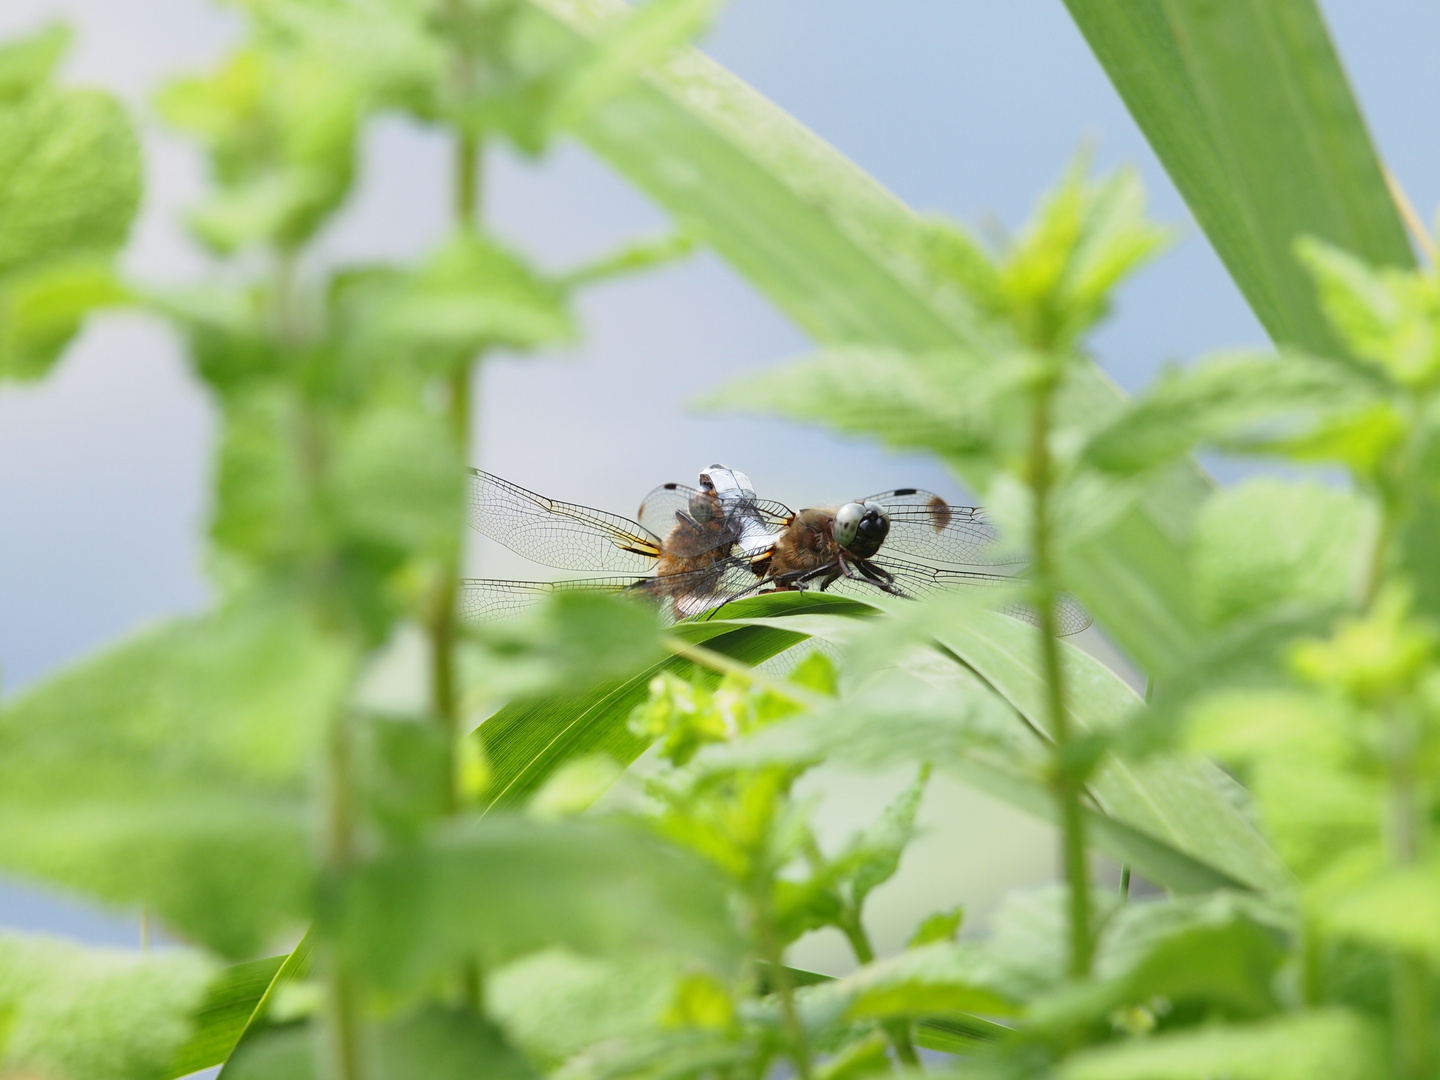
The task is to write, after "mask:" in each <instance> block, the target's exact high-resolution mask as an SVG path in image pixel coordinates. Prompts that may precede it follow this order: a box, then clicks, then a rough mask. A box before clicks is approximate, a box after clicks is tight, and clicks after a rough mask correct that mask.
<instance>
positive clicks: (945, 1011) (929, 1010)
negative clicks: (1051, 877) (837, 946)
mask: <svg viewBox="0 0 1440 1080" xmlns="http://www.w3.org/2000/svg"><path fill="white" fill-rule="evenodd" d="M830 987H831V988H832V992H837V993H840V994H843V995H845V996H846V997H847V998H848V1005H847V1010H846V1011H847V1013H848V1014H849V1015H850V1016H852V1017H857V1018H858V1017H878V1018H883V1019H891V1018H900V1017H904V1018H908V1019H919V1018H922V1017H930V1016H934V1017H945V1016H947V1015H949V1014H955V1013H958V1014H960V1015H962V1016H963V1015H968V1014H970V1013H981V1014H983V1015H988V1016H1007V1015H1013V1014H1014V1013H1015V1012H1017V1011H1018V1008H1017V1007H1018V1002H1016V1001H1015V1000H1014V999H1013V998H1011V997H1010V996H1009V995H1008V994H1007V993H1006V991H1005V988H1004V986H1003V979H1002V978H1001V976H1000V974H999V972H998V971H997V969H996V967H995V965H994V964H992V963H990V962H989V959H988V957H987V955H986V954H985V953H984V952H982V951H980V950H977V949H976V948H975V947H973V946H970V945H963V944H962V945H951V944H936V945H926V946H924V947H922V948H918V949H910V950H908V951H907V952H904V953H901V954H900V955H899V956H897V957H894V958H893V959H889V960H881V961H878V962H876V963H874V964H868V965H866V966H865V967H863V968H861V969H860V970H859V971H857V972H856V973H855V974H854V975H851V976H849V977H847V978H844V979H841V980H840V981H839V982H837V983H833V984H830Z"/></svg>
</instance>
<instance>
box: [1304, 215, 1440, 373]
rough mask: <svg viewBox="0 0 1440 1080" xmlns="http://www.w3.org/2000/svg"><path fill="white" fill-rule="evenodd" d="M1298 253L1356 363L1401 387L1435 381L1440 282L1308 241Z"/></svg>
mask: <svg viewBox="0 0 1440 1080" xmlns="http://www.w3.org/2000/svg"><path fill="white" fill-rule="evenodd" d="M1299 255H1300V257H1301V259H1302V260H1303V262H1304V263H1305V266H1306V267H1307V268H1308V269H1309V271H1310V273H1311V274H1312V275H1313V276H1314V278H1315V284H1316V287H1317V290H1318V292H1319V293H1320V304H1321V307H1322V308H1323V310H1324V312H1325V317H1326V318H1327V319H1328V320H1329V322H1330V326H1331V327H1332V328H1333V329H1334V331H1335V332H1336V333H1337V334H1338V335H1340V337H1341V339H1342V340H1343V341H1344V343H1345V344H1346V345H1347V346H1348V347H1349V349H1350V352H1351V353H1352V354H1353V355H1354V356H1355V357H1356V358H1357V359H1360V360H1363V361H1366V362H1367V363H1370V364H1372V365H1374V366H1375V367H1377V368H1379V369H1380V370H1381V371H1383V372H1385V374H1387V375H1388V376H1389V377H1390V378H1391V379H1393V380H1394V381H1395V382H1396V383H1398V384H1400V385H1401V386H1412V387H1423V386H1425V385H1426V384H1433V383H1434V381H1435V378H1436V376H1437V374H1440V280H1437V279H1436V278H1435V276H1434V275H1433V274H1418V273H1415V272H1414V271H1413V270H1412V271H1408V272H1407V271H1403V270H1394V269H1387V268H1383V267H1382V268H1378V269H1377V268H1375V267H1371V266H1369V265H1367V264H1365V263H1364V262H1361V261H1360V259H1358V258H1356V257H1355V256H1354V255H1351V254H1349V253H1348V252H1346V251H1343V250H1341V249H1339V248H1336V247H1332V246H1331V245H1329V244H1324V243H1321V242H1319V241H1317V240H1315V239H1313V238H1309V237H1307V238H1306V239H1304V240H1303V241H1301V243H1300V244H1299Z"/></svg>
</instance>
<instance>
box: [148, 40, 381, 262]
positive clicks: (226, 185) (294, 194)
mask: <svg viewBox="0 0 1440 1080" xmlns="http://www.w3.org/2000/svg"><path fill="white" fill-rule="evenodd" d="M364 99H365V88H364V86H363V84H361V83H360V82H359V81H358V80H357V77H356V73H355V72H353V71H349V70H346V69H345V68H344V67H343V66H342V65H341V64H340V63H338V62H337V60H336V58H334V57H332V56H329V55H326V54H325V53H324V52H323V51H322V50H320V49H311V50H301V51H297V52H289V51H280V50H263V49H257V48H249V49H245V50H242V51H240V52H238V53H236V54H235V55H234V56H232V57H231V58H230V60H229V61H227V62H226V63H225V64H224V65H222V66H221V67H220V68H218V69H217V70H216V71H214V72H213V73H211V74H209V75H205V76H196V77H190V78H185V79H179V80H176V81H174V82H172V83H171V84H170V85H169V86H168V87H166V88H165V90H164V91H163V92H162V93H161V95H160V97H159V99H158V102H157V104H158V106H159V109H160V112H161V115H162V116H163V117H164V118H165V119H166V121H167V122H168V123H170V125H171V126H173V127H175V128H178V129H179V130H181V131H185V132H187V133H189V134H191V135H192V136H194V137H195V138H197V139H198V140H199V141H200V142H201V144H202V145H203V146H204V147H205V149H206V150H207V151H208V152H209V154H210V157H211V163H212V168H213V171H214V174H215V181H216V185H215V187H214V189H213V191H212V193H211V195H210V196H209V198H208V199H207V201H206V202H204V203H202V204H201V205H200V206H198V207H196V208H195V209H194V210H193V211H192V212H191V215H190V224H191V226H192V228H193V230H194V232H195V233H196V235H197V236H198V237H199V238H200V239H201V240H202V241H203V242H205V243H206V244H208V245H210V246H211V247H212V248H214V249H216V250H217V251H221V252H230V251H234V250H236V249H238V248H241V247H245V246H248V245H252V244H264V243H269V244H275V245H278V246H280V247H282V248H287V249H293V248H294V247H296V246H297V245H299V244H301V243H303V242H304V241H305V240H306V239H308V238H309V237H310V236H312V235H313V234H314V232H315V230H316V229H318V228H319V227H320V225H321V224H322V223H323V222H324V221H325V219H326V218H327V217H328V216H329V215H330V214H331V213H332V212H333V211H334V210H335V209H336V208H337V207H338V206H339V205H340V203H341V201H342V200H343V199H344V198H345V196H346V194H347V193H348V192H349V189H350V183H351V180H352V178H353V173H354V155H355V134H356V125H357V121H358V118H359V112H360V108H361V105H362V102H363V101H364Z"/></svg>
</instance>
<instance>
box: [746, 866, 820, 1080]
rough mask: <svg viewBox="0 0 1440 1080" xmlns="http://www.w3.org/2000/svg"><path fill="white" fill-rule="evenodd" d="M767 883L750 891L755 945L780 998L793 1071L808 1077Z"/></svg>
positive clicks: (802, 1035) (805, 1048) (803, 1042)
mask: <svg viewBox="0 0 1440 1080" xmlns="http://www.w3.org/2000/svg"><path fill="white" fill-rule="evenodd" d="M768 890H769V882H768V881H764V882H760V883H758V884H757V885H756V887H755V889H754V890H753V893H752V900H751V910H752V912H753V916H754V926H755V937H756V942H755V943H756V945H757V946H759V952H760V957H761V959H763V960H765V961H766V962H767V963H769V965H770V970H771V972H772V973H773V974H774V978H775V993H776V995H777V996H778V997H779V998H780V1015H781V1017H782V1018H783V1019H784V1021H785V1032H786V1034H787V1035H788V1037H789V1042H790V1060H791V1061H793V1062H794V1063H795V1073H796V1075H797V1076H799V1077H800V1080H810V1078H811V1075H812V1069H811V1067H810V1046H809V1040H808V1039H806V1038H805V1025H804V1024H803V1023H801V1021H800V1011H799V1009H797V1008H796V1007H795V985H794V983H792V982H791V981H790V972H789V971H788V970H787V969H786V967H785V950H784V949H782V948H781V947H780V941H779V937H778V935H777V934H776V931H775V920H774V916H773V915H772V913H771V911H770V903H769V900H768V898H767V896H766V895H765V894H766V892H768Z"/></svg>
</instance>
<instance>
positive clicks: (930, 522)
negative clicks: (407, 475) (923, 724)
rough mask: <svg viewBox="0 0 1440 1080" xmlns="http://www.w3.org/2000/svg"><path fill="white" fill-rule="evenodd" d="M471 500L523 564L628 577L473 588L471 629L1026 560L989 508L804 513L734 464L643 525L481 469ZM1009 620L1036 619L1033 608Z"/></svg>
mask: <svg viewBox="0 0 1440 1080" xmlns="http://www.w3.org/2000/svg"><path fill="white" fill-rule="evenodd" d="M469 500H470V506H469V509H470V523H471V524H472V525H473V526H474V527H475V528H476V529H478V530H479V531H480V532H481V533H483V534H484V535H486V536H488V537H490V538H491V539H492V540H496V541H498V542H499V543H501V544H504V545H505V546H506V547H508V548H509V549H510V550H511V551H514V552H515V553H516V554H519V555H523V556H524V557H525V558H527V559H530V560H531V561H533V562H537V563H541V564H542V565H545V566H552V567H556V568H558V569H562V570H582V571H590V572H592V573H604V574H609V575H615V576H606V577H591V578H580V579H578V580H572V581H559V582H535V581H495V580H474V579H472V580H467V581H465V582H464V583H463V585H462V590H461V611H462V614H463V615H464V616H465V617H466V618H470V619H487V618H493V617H496V616H501V615H506V614H511V613H514V612H517V611H520V610H522V609H524V608H525V607H528V606H529V605H530V604H531V603H533V602H534V601H535V600H536V599H538V598H539V597H541V596H543V595H545V594H547V593H551V592H555V591H559V590H568V589H582V590H597V591H609V592H627V593H634V594H640V595H643V596H645V597H648V598H649V599H651V600H652V601H654V602H655V603H657V604H659V605H660V606H661V607H662V609H663V610H664V611H665V614H666V615H668V616H669V617H671V618H674V619H684V618H689V617H691V616H696V615H701V614H704V613H706V612H713V611H714V610H715V609H717V608H719V607H721V606H723V605H724V604H727V603H730V602H731V601H734V600H739V599H742V598H744V597H746V596H751V595H753V594H755V593H757V592H761V591H766V590H794V589H811V588H818V589H821V590H826V589H832V588H833V589H834V590H835V591H838V592H851V593H857V592H858V593H865V592H869V591H874V590H878V591H881V592H885V593H890V594H892V595H895V596H908V597H917V596H923V595H925V594H927V593H933V592H935V591H937V590H946V589H965V588H975V587H983V586H996V585H1011V584H1013V583H1014V582H1013V578H1014V576H1015V575H1016V574H1017V573H1019V572H1020V571H1021V570H1022V569H1023V566H1024V562H1025V560H1024V558H1023V557H1021V556H1017V555H1014V554H1013V553H1006V552H1005V551H1004V550H1003V549H1001V548H1000V547H999V545H998V544H997V542H996V540H997V538H996V535H995V532H994V530H993V529H992V528H991V526H990V525H988V524H987V523H986V522H985V521H984V520H983V518H982V515H981V513H980V511H979V510H978V509H977V508H976V507H972V506H952V505H950V504H949V503H947V502H946V501H945V500H944V499H942V498H941V497H940V496H939V495H936V494H934V493H932V492H928V491H920V490H918V489H917V488H897V489H895V490H893V491H886V492H881V493H880V494H877V495H870V496H867V497H866V498H863V499H858V500H856V501H854V502H848V503H845V504H844V505H843V506H840V507H836V508H825V509H808V510H801V511H799V512H795V511H792V510H791V509H790V508H789V507H787V506H784V505H782V504H780V503H777V502H770V501H767V500H762V499H760V498H757V497H756V494H755V490H754V488H753V487H752V486H751V483H750V478H749V477H747V476H746V475H745V474H744V473H742V472H737V471H736V470H734V469H729V468H726V467H725V466H723V465H712V466H710V468H708V469H706V470H705V471H704V472H702V473H701V474H700V482H699V486H698V487H693V488H692V487H688V486H686V485H684V484H663V485H661V486H660V487H658V488H656V489H655V490H654V491H652V492H651V493H650V494H649V495H648V496H646V498H645V501H644V502H643V503H642V504H641V506H640V513H639V515H638V516H639V520H638V521H632V520H630V519H629V518H624V517H620V516H619V515H616V514H609V513H606V512H604V511H602V510H593V509H591V508H590V507H588V506H580V505H578V504H576V503H568V502H560V501H558V500H556V499H547V498H546V497H545V496H543V495H537V494H536V493H535V492H533V491H527V490H526V489H525V488H522V487H520V486H519V485H517V484H512V483H510V481H508V480H502V479H501V478H500V477H498V476H495V475H493V474H491V473H487V472H482V471H481V470H479V469H471V470H470V496H469ZM977 566H983V567H986V568H987V569H985V570H976V569H973V567H977ZM1005 571H1008V572H1005ZM1000 610H1002V611H1005V612H1007V613H1008V614H1012V615H1015V616H1017V617H1019V618H1022V619H1025V620H1027V621H1032V622H1033V621H1034V616H1033V612H1030V611H1029V610H1028V609H1026V608H1025V607H1024V606H1023V605H1016V604H1007V605H1003V606H1002V607H1001V608H1000ZM1058 615H1059V619H1058V629H1059V632H1060V633H1062V634H1073V633H1077V632H1079V631H1080V630H1083V629H1084V628H1085V627H1086V626H1088V625H1089V623H1090V618H1089V616H1088V615H1087V614H1086V612H1085V611H1084V609H1083V608H1081V607H1080V606H1079V605H1078V604H1076V603H1075V602H1074V601H1072V600H1070V599H1068V598H1064V599H1062V601H1061V604H1060V610H1059V612H1058Z"/></svg>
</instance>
